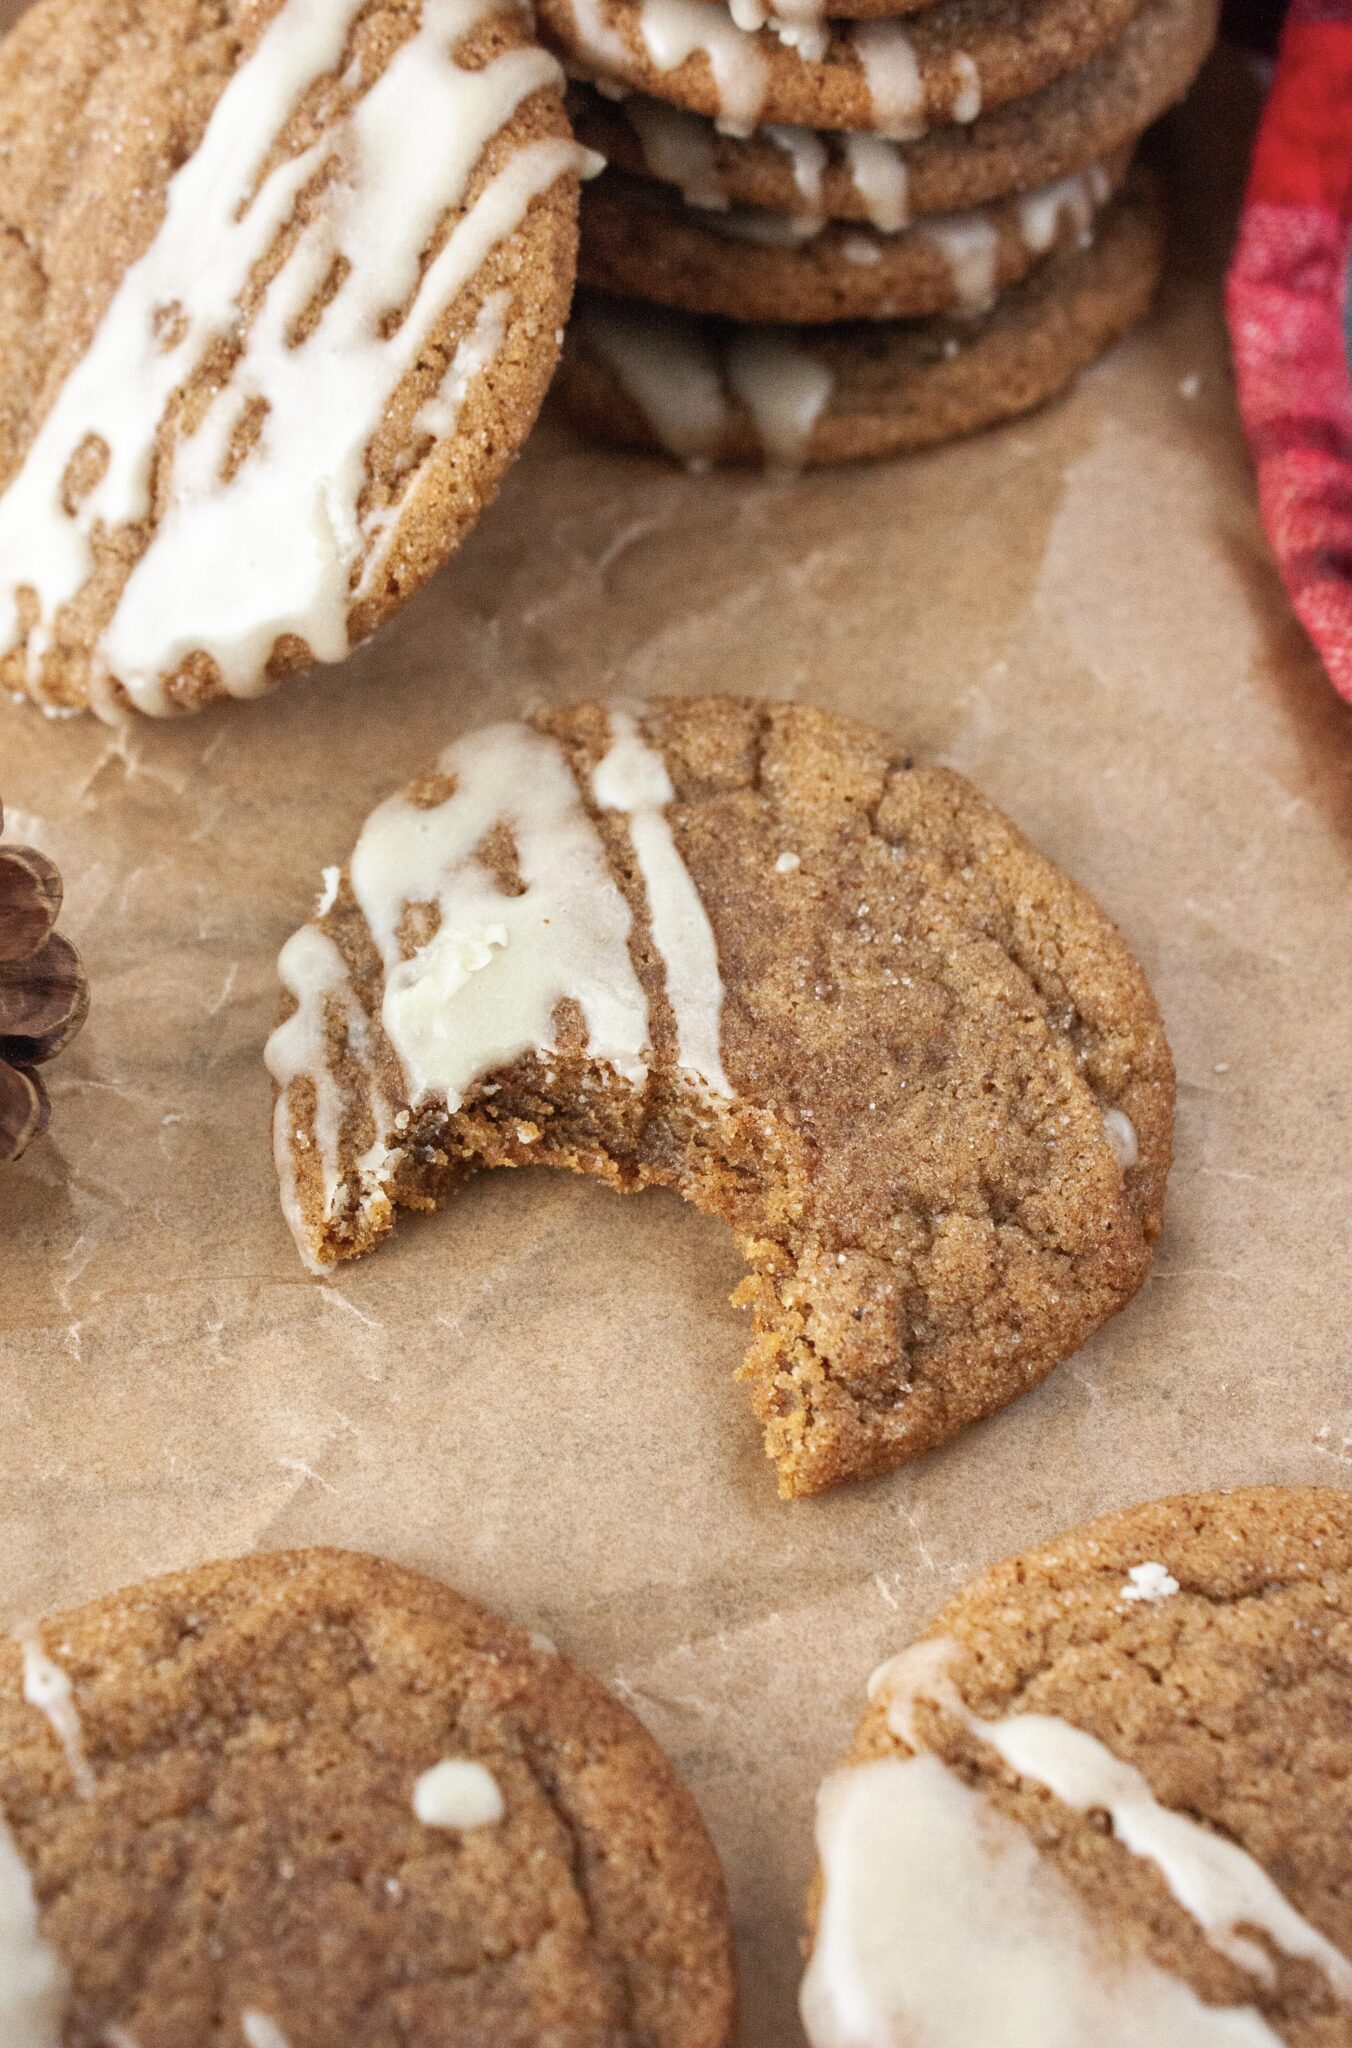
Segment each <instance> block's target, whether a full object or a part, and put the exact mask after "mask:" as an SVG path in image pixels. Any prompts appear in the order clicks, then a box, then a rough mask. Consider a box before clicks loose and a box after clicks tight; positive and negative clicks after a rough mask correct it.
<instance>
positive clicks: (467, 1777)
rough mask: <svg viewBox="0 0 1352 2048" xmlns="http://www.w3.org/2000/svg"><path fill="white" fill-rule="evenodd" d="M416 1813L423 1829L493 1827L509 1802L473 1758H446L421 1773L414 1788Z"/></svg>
mask: <svg viewBox="0 0 1352 2048" xmlns="http://www.w3.org/2000/svg"><path fill="white" fill-rule="evenodd" d="M413 1811H414V1813H415V1814H416V1816H417V1818H418V1819H419V1820H420V1821H421V1822H422V1824H423V1826H424V1827H428V1828H458V1829H460V1830H461V1831H462V1832H463V1831H466V1830H468V1829H470V1828H486V1827H492V1826H493V1825H494V1824H495V1823H496V1822H498V1821H500V1820H502V1819H503V1817H504V1816H505V1814H506V1812H507V1802H506V1800H505V1799H504V1798H503V1796H502V1789H501V1787H500V1786H499V1784H498V1781H497V1779H496V1778H495V1777H494V1776H493V1773H492V1772H491V1771H490V1770H489V1769H488V1768H487V1767H486V1766H485V1765H484V1764H481V1763H476V1762H475V1761H474V1759H473V1758H472V1757H467V1756H448V1757H443V1758H442V1760H441V1762H440V1763H439V1764H433V1765H432V1766H431V1768H430V1769H429V1770H426V1771H424V1772H423V1773H422V1776H421V1777H420V1778H419V1779H418V1781H417V1783H416V1784H415V1785H414V1787H413Z"/></svg>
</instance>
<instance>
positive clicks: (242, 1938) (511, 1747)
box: [0, 1551, 733, 2048]
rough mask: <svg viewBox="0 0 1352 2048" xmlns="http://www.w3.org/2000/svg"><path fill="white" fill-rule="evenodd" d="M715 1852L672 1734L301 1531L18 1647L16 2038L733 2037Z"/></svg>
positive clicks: (7, 1691) (305, 2043)
mask: <svg viewBox="0 0 1352 2048" xmlns="http://www.w3.org/2000/svg"><path fill="white" fill-rule="evenodd" d="M732 2003H733V1989H732V1960H731V1939H730V1933H729V1926H728V1918H727V1906H726V1901H725V1898H724V1891H723V1881H722V1876H721V1873H720V1870H719V1866H718V1861H717V1858H716V1856H715V1854H714V1851H713V1848H712V1846H711V1844H710V1842H709V1839H708V1836H707V1835H706V1834H705V1831H704V1828H703V1825H702V1823H701V1821H700V1818H699V1815H698V1813H697V1811H696V1809H695V1806H694V1802H693V1801H692V1800H691V1798H690V1796H689V1794H688V1793H687V1792H686V1791H685V1790H684V1788H683V1787H682V1785H681V1784H680V1782H679V1781H678V1780H677V1778H676V1776H675V1774H674V1773H673V1771H672V1769H671V1767H670V1765H669V1764H668V1763H667V1761H666V1759H665V1757H664V1756H663V1755H662V1753H661V1751H660V1750H659V1749H658V1748H657V1746H656V1744H655V1743H654V1742H653V1740H652V1738H651V1737H650V1736H649V1735H648V1734H647V1733H646V1732H645V1731H644V1730H643V1728H641V1727H640V1725H639V1723H638V1722H637V1721H636V1720H635V1719H634V1718H633V1716H632V1715H631V1714H630V1713H628V1712H627V1710H626V1709H625V1708H623V1707H621V1706H620V1705H619V1704H618V1702H617V1701H615V1700H613V1699H612V1698H611V1697H610V1696H609V1694H608V1693H606V1692H605V1690H604V1689H603V1688H602V1687H601V1686H600V1685H599V1684H598V1683H597V1682H596V1681H595V1680H594V1679H592V1678H589V1677H588V1676H587V1675H586V1674H585V1673H583V1672H582V1671H579V1670H578V1669H577V1668H576V1667H575V1666H574V1665H572V1664H570V1663H569V1661H568V1660H567V1658H565V1657H562V1656H559V1655H558V1654H557V1653H556V1652H555V1651H554V1650H553V1649H552V1648H551V1647H550V1646H549V1645H548V1644H546V1643H545V1642H544V1640H543V1639H542V1638H528V1637H527V1636H526V1635H525V1634H524V1633H523V1632H522V1631H520V1630H519V1629H515V1628H512V1627H509V1626H508V1624H507V1623H505V1622H502V1621H499V1620H498V1619H497V1618H496V1617H495V1616H493V1615H491V1614H487V1613H485V1612H484V1610H483V1609H482V1608H479V1607H477V1606H475V1605H473V1604H472V1603H471V1602H470V1601H468V1600H465V1599H462V1598H461V1597H460V1596H459V1595H458V1594H456V1593H453V1592H451V1591H450V1590H449V1588H447V1587H446V1586H443V1585H440V1584H438V1583H436V1582H435V1581H433V1580H430V1579H426V1578H423V1577H421V1576H420V1575H419V1574H417V1573H414V1572H409V1571H404V1570H401V1569H399V1568H398V1567H396V1566H394V1565H391V1564H386V1563H384V1562H383V1561H381V1560H379V1559H376V1558H371V1557H362V1556H357V1555H354V1554H352V1553H347V1552H340V1551H299V1552H292V1553H281V1554H275V1555H271V1556H260V1557H254V1558H246V1559H241V1560H236V1561H233V1562H229V1563H220V1564H209V1565H203V1566H201V1567H199V1568H197V1569H195V1570H192V1571H187V1572H181V1573H177V1574H175V1575H174V1576H172V1577H169V1578H164V1579H156V1580H152V1581H151V1582H150V1583H149V1584H147V1585H142V1586H138V1587H133V1588H131V1589H129V1590H128V1591H126V1592H123V1593H119V1594H115V1595H113V1596H112V1597H111V1598H108V1599H104V1600H96V1601H94V1602H93V1603H92V1604H90V1605H89V1606H87V1607H82V1608H79V1609H77V1610H76V1611H75V1612H74V1613H70V1614H64V1615H59V1616H56V1617H54V1618H53V1619H51V1620H48V1621H45V1622H43V1623H42V1624H41V1625H40V1626H36V1627H34V1628H32V1629H29V1630H26V1631H24V1632H23V1634H22V1638H21V1641H20V1642H18V1643H15V1642H12V1641H11V1642H7V1643H5V1644H3V1646H2V1647H0V2037H3V2038H4V2039H5V2040H6V2041H11V2040H12V2041H14V2042H16V2044H17V2043H22V2044H23V2048H57V2044H58V2043H62V2042H64V2043H66V2044H68V2048H101V2044H109V2043H111V2044H113V2048H333V2043H335V2042H336V2041H340V2040H343V2041H345V2040H360V2041H361V2042H362V2043H363V2044H370V2048H421V2044H426V2048H446V2044H448V2043H452V2042H454V2043H469V2042H473V2043H475V2044H476V2048H480V2044H481V2048H499V2044H501V2048H508V2044H510V2048H525V2044H526V2043H532V2044H534V2043H540V2042H545V2041H548V2042H550V2043H551V2044H557V2048H723V2044H724V2043H725V2042H726V2041H727V2039H728V2037H729V2030H730V2026H731V2014H732Z"/></svg>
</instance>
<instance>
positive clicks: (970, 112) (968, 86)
mask: <svg viewBox="0 0 1352 2048" xmlns="http://www.w3.org/2000/svg"><path fill="white" fill-rule="evenodd" d="M953 83H954V92H953V108H952V112H953V119H954V120H955V121H963V122H966V121H975V119H976V117H977V115H978V114H979V113H980V112H981V77H980V74H979V72H978V71H977V68H976V65H975V64H974V63H973V62H972V59H971V58H970V57H969V56H968V54H967V52H966V51H965V50H958V51H955V53H954V56H953Z"/></svg>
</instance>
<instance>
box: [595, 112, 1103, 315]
mask: <svg viewBox="0 0 1352 2048" xmlns="http://www.w3.org/2000/svg"><path fill="white" fill-rule="evenodd" d="M1126 169H1127V157H1126V153H1125V152H1123V153H1122V154H1121V155H1120V156H1118V157H1117V158H1115V159H1114V160H1113V162H1111V163H1110V164H1106V165H1105V164H1097V165H1095V166H1094V168H1093V169H1092V170H1090V171H1084V172H1081V173H1080V174H1079V175H1078V176H1076V177H1073V178H1064V179H1061V180H1059V181H1058V182H1057V183H1056V184H1055V185H1052V186H1043V187H1041V188H1040V189H1039V190H1038V191H1036V192H1025V193H1022V194H1019V195H1018V196H1016V197H1011V198H1009V199H1005V200H1000V201H997V202H996V203H995V204H994V205H992V206H990V207H974V208H972V209H971V210H970V211H969V212H967V213H942V214H931V215H929V216H928V217H927V218H925V219H924V220H921V221H919V222H917V223H916V224H915V225H914V226H913V227H908V228H900V229H898V230H897V231H896V232H883V231H880V230H879V229H877V228H872V227H858V226H851V225H849V224H846V223H842V222H837V221H828V222H820V221H817V220H814V219H812V218H810V217H809V218H807V219H798V218H794V217H791V216H789V215H785V214H778V213H766V212H763V211H761V210H759V209H756V208H745V207H744V208H739V209H737V210H736V211H729V212H714V211H707V210H705V211H701V210H699V209H697V208H695V207H692V206H687V205H686V204H685V202H684V201H683V200H682V199H681V198H680V196H679V195H678V194H677V193H676V192H674V191H673V190H672V189H671V187H670V186H668V185H659V184H657V183H656V182H654V181H653V180H652V179H648V178H630V177H627V176H626V175H625V174H624V172H622V171H614V170H608V171H606V172H605V173H604V175H603V176H602V177H599V178H598V179H596V181H595V183H594V184H592V185H591V186H590V188H589V189H588V192H587V195H586V198H585V200H584V202H583V208H582V253H581V257H580V262H579V275H580V276H581V278H582V281H583V282H584V283H585V284H587V285H591V286H594V287H596V288H597V289H599V290H601V291H605V292H611V293H615V294H616V295H618V296H619V297H621V298H637V299H644V300H646V301H648V302H649V303H650V304H654V305H659V306H672V307H675V308H677V309H678V310H680V311H683V312H688V313H702V314H708V315H712V316H714V317H717V318H722V319H727V320H737V321H741V322H754V321H768V322H773V323H776V324H782V323H786V322H791V323H798V324H801V325H809V324H817V323H826V322H830V321H837V320H894V319H897V318H899V317H900V318H905V319H923V318H925V317H927V316H929V315H931V314H936V313H949V312H962V313H965V314H969V315H970V314H974V313H984V312H987V311H989V309H990V307H991V305H992V304H993V303H994V301H995V298H996V295H997V294H998V293H999V292H1002V291H1006V290H1008V289H1009V287H1010V286H1011V285H1014V284H1018V283H1019V282H1020V281H1021V280H1022V279H1023V278H1025V277H1026V276H1027V275H1028V273H1029V271H1030V270H1032V269H1033V267H1034V266H1035V265H1036V264H1037V263H1038V262H1039V261H1040V260H1041V259H1042V258H1043V257H1045V256H1046V255H1048V254H1049V253H1050V252H1052V251H1054V250H1056V249H1063V248H1079V247H1082V246H1083V245H1084V243H1085V242H1087V241H1088V239H1089V238H1090V235H1091V234H1092V231H1093V226H1094V222H1095V220H1096V219H1097V217H1098V215H1099V213H1100V212H1101V211H1102V209H1103V207H1104V206H1105V205H1106V203H1107V201H1108V199H1109V198H1110V197H1111V195H1112V193H1113V192H1114V191H1115V190H1116V189H1117V188H1118V186H1119V185H1120V184H1121V181H1122V179H1123V177H1124V176H1125V174H1126Z"/></svg>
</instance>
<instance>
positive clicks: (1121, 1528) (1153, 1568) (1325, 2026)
mask: <svg viewBox="0 0 1352 2048" xmlns="http://www.w3.org/2000/svg"><path fill="white" fill-rule="evenodd" d="M1349 1688H1352V1495H1349V1494H1347V1493H1342V1492H1334V1491H1331V1490H1323V1489H1316V1488H1300V1487H1291V1488H1285V1487H1267V1488H1258V1489H1254V1490H1250V1491H1241V1492H1234V1493H1222V1494H1218V1493H1212V1494H1198V1495H1194V1496H1185V1497H1183V1498H1180V1499H1175V1500H1165V1501H1155V1502H1152V1503H1150V1504H1149V1505H1148V1506H1145V1507H1140V1508H1133V1509H1129V1510H1127V1511H1126V1512H1124V1513H1120V1514H1114V1515H1109V1516H1107V1517H1106V1518H1104V1519H1103V1520H1102V1521H1097V1522H1092V1523H1090V1524H1089V1525H1088V1526H1087V1527H1085V1528H1082V1529H1077V1530H1075V1531H1073V1532H1072V1533H1071V1534H1070V1535H1067V1536H1063V1537H1061V1538H1060V1539H1059V1540H1058V1541H1057V1542H1055V1543H1052V1544H1049V1545H1048V1546H1047V1547H1046V1548H1045V1549H1042V1550H1036V1551H1033V1552H1032V1553H1031V1554H1029V1555H1027V1556H1024V1557H1017V1558H1012V1559H1010V1560H1009V1561H1008V1562H1006V1563H1004V1564H1001V1565H998V1566H996V1567H995V1569H994V1570H992V1571H989V1572H987V1573H986V1574H985V1575H984V1576H983V1577H982V1578H980V1579H978V1580H977V1581H976V1582H975V1584H974V1585H972V1586H970V1587H969V1588H968V1589H967V1590H966V1591H965V1592H963V1593H961V1594H959V1596H958V1597H957V1599H955V1600H953V1601H951V1602H950V1604H949V1605H948V1606H947V1607H946V1608H945V1609H944V1610H943V1612H942V1613H941V1614H940V1615H939V1616H938V1618H937V1620H936V1621H935V1623H934V1624H933V1628H932V1631H931V1633H930V1634H928V1635H927V1636H926V1637H925V1638H924V1639H923V1640H922V1641H920V1642H918V1643H916V1644H914V1645H913V1646H912V1647H911V1648H910V1649H909V1650H906V1651H903V1652H902V1654H901V1655H900V1656H899V1657H897V1658H895V1659H894V1660H893V1661H892V1662H891V1663H889V1664H885V1665H884V1666H883V1667H882V1669H881V1670H880V1671H879V1672H877V1673H876V1674H875V1676H874V1678H873V1680H872V1682H871V1685H870V1699H871V1703H870V1705H869V1708H868V1711H867V1712H866V1713H865V1715H864V1718H863V1720H862V1721H861V1723H860V1726H859V1730H858V1733H857V1735H856V1737H855V1741H854V1746H853V1748H852V1750H851V1752H850V1755H849V1757H848V1759H847V1761H846V1763H845V1765H844V1766H843V1767H842V1768H841V1769H840V1770H838V1771H837V1772H836V1773H835V1774H834V1775H833V1776H832V1777H830V1778H828V1780H827V1781H826V1783H825V1785H824V1786H823V1788H822V1792H821V1796H820V1800H819V1804H818V1822H817V1834H818V1846H819V1852H820V1866H819V1873H818V1880H817V1884H816V1888H815V1896H814V1900H813V1904H812V1907H811V1911H810V1917H811V1919H812V1921H813V1948H812V1954H811V1959H810V1962H809V1965H808V1970H807V1975H806V1978H805V1980H804V1986H803V1998H802V2005H803V2015H804V2021H805V2024H806V2027H807V2033H808V2038H809V2041H810V2042H811V2044H812V2048H844V2044H845V2043H847V2042H848V2043H851V2044H853V2043H855V2042H858V2041H861V2040H868V2041H869V2042H870V2043H873V2044H876V2048H892V2044H895V2048H902V2044H904V2048H949V2044H950V2043H957V2042H963V2043H966V2042H977V2041H979V2042H981V2043H982V2048H1023V2044H1025V2043H1027V2042H1029V2041H1034V2040H1036V2041H1038V2042H1044V2041H1045V2042H1056V2043H1062V2042H1064V2043H1068V2044H1069V2043H1075V2044H1077V2048H1078V2044H1081V2043H1089V2042H1092V2043H1094V2044H1096V2048H1099V2044H1102V2048H1136V2044H1143V2048H1144V2044H1150V2048H1154V2044H1163V2043H1166V2042H1167V2043H1170V2044H1173V2043H1179V2044H1182V2043H1187V2044H1188V2048H1212V2044H1216V2048H1274V2044H1282V2043H1285V2044H1288V2048H1335V2044H1345V2043H1347V2042H1348V2041H1352V1846H1349V1845H1352V1717H1350V1716H1349V1713H1348V1698H1349Z"/></svg>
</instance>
